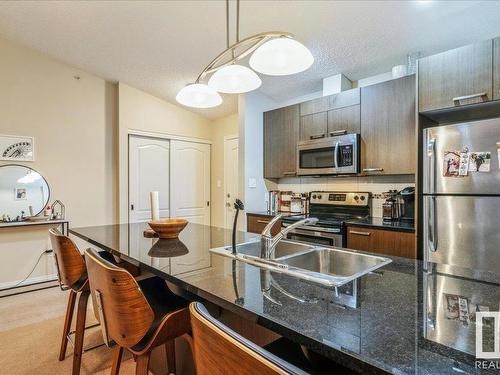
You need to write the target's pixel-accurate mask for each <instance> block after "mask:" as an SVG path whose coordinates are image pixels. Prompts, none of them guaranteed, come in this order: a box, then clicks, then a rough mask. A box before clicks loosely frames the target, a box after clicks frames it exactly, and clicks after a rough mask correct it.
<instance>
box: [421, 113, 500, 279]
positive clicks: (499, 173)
mask: <svg viewBox="0 0 500 375" xmlns="http://www.w3.org/2000/svg"><path fill="white" fill-rule="evenodd" d="M423 132H424V133H423V140H424V145H423V146H424V149H423V158H424V160H423V213H422V215H423V244H424V245H423V246H424V260H428V261H431V262H435V263H441V264H450V265H455V266H460V267H466V268H472V269H481V270H489V271H494V272H498V271H499V270H500V256H499V249H500V230H499V228H500V169H499V160H498V159H499V154H498V149H499V148H500V143H499V142H500V119H490V120H482V121H474V122H468V123H460V124H453V125H446V126H439V127H434V128H428V129H424V130H423ZM467 162H468V168H467ZM478 167H479V168H478ZM476 169H479V171H475V170H476Z"/></svg>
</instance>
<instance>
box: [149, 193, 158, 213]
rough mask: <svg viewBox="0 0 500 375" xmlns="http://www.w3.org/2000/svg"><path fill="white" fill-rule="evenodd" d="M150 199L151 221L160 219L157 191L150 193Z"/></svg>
mask: <svg viewBox="0 0 500 375" xmlns="http://www.w3.org/2000/svg"><path fill="white" fill-rule="evenodd" d="M150 198H151V220H158V219H160V201H159V197H158V192H157V191H152V192H151V193H150Z"/></svg>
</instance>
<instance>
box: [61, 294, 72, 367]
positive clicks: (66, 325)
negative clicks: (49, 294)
mask: <svg viewBox="0 0 500 375" xmlns="http://www.w3.org/2000/svg"><path fill="white" fill-rule="evenodd" d="M75 301H76V292H75V291H73V290H70V292H69V297H68V305H67V306H66V318H65V320H64V328H63V335H62V340H61V349H60V350H59V360H60V361H63V360H64V358H65V357H66V348H67V347H68V334H69V330H70V329H71V322H72V321H73V311H74V309H75Z"/></svg>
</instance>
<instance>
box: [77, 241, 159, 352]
mask: <svg viewBox="0 0 500 375" xmlns="http://www.w3.org/2000/svg"><path fill="white" fill-rule="evenodd" d="M85 262H86V264H87V273H88V277H89V283H90V291H91V293H92V296H93V300H94V301H96V303H97V305H98V306H97V308H98V309H99V315H100V319H99V321H100V323H101V328H102V329H103V335H104V339H105V341H109V340H114V341H115V342H116V343H117V344H118V345H120V346H121V347H124V348H130V347H132V346H134V345H135V344H137V343H138V342H139V341H140V340H141V339H142V338H143V337H144V336H145V335H146V333H147V332H148V330H149V329H150V328H151V325H152V323H153V320H154V312H153V309H152V308H151V306H150V305H149V303H148V301H147V299H146V297H145V296H144V294H143V293H142V291H141V289H140V287H139V284H137V281H136V280H135V279H134V278H133V277H132V275H131V274H130V273H129V272H128V271H127V270H125V269H123V268H120V267H117V266H115V265H114V264H112V263H110V262H108V261H107V260H105V259H103V258H102V257H101V256H100V255H99V253H98V252H97V251H96V250H94V249H87V250H86V251H85Z"/></svg>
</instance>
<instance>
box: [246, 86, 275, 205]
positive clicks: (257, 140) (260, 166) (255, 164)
mask: <svg viewBox="0 0 500 375" xmlns="http://www.w3.org/2000/svg"><path fill="white" fill-rule="evenodd" d="M275 105H276V103H275V102H274V101H273V100H271V99H270V98H268V97H267V96H265V95H263V94H260V93H258V92H251V93H248V94H245V95H240V98H239V108H238V112H239V120H240V128H239V135H240V138H239V157H240V171H242V172H243V173H241V175H240V180H239V182H240V185H239V190H240V197H242V198H241V199H242V200H243V202H244V203H245V210H246V211H247V212H258V211H265V210H266V209H267V205H266V200H265V199H266V196H267V191H268V188H271V189H272V188H273V186H274V187H275V185H273V184H272V182H270V181H265V180H264V178H263V176H264V158H263V153H264V148H263V140H262V137H263V114H264V112H265V111H268V110H270V109H272V108H275ZM249 179H255V181H256V187H255V188H251V187H249V183H248V182H249ZM266 183H267V184H268V185H269V184H270V185H269V186H267V187H266Z"/></svg>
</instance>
